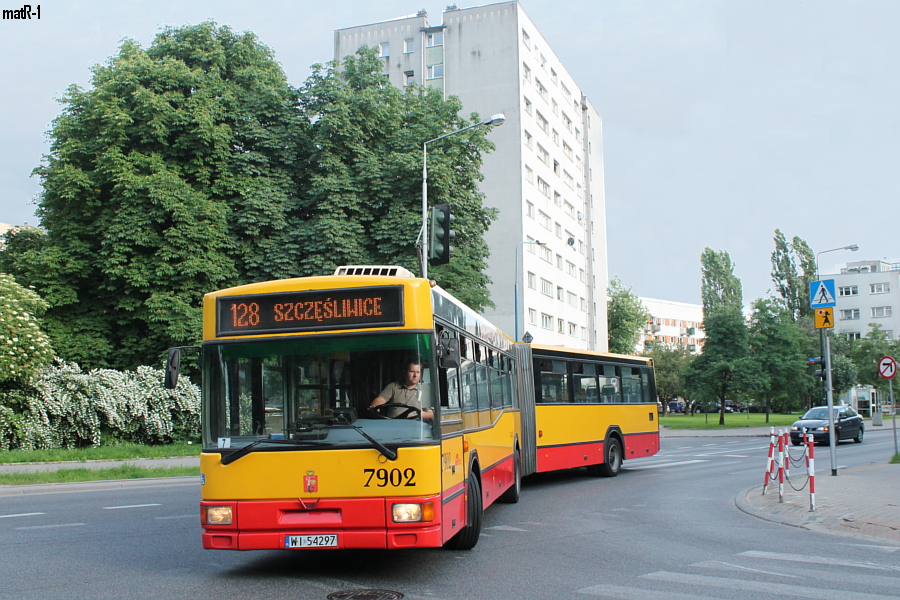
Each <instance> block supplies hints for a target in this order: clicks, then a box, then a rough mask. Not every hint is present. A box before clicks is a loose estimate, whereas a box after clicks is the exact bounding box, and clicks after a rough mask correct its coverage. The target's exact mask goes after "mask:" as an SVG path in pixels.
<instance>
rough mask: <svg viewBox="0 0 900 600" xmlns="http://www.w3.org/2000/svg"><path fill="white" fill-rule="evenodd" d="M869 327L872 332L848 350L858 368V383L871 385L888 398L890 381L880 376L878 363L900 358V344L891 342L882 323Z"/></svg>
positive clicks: (894, 341) (870, 324) (849, 346)
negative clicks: (887, 358) (885, 358)
mask: <svg viewBox="0 0 900 600" xmlns="http://www.w3.org/2000/svg"><path fill="white" fill-rule="evenodd" d="M869 327H870V328H871V330H870V331H869V333H868V334H866V337H864V338H862V339H859V340H850V341H849V343H848V344H847V346H848V348H847V350H848V353H849V355H850V358H851V360H852V361H853V364H854V365H855V366H856V371H857V375H858V383H859V384H860V385H870V386H872V387H874V388H876V389H878V390H879V391H880V392H881V394H882V395H883V397H887V393H888V380H887V379H884V378H883V377H881V376H880V375H879V374H878V363H879V361H881V359H882V358H883V357H885V356H893V357H894V358H900V356H898V354H900V344H898V342H897V341H896V340H891V338H890V336H888V334H887V333H885V331H884V330H882V328H881V324H880V323H869ZM855 383H857V382H854V384H855ZM850 387H852V386H850ZM847 389H849V387H848V388H847ZM835 391H836V390H835ZM842 391H846V390H842Z"/></svg>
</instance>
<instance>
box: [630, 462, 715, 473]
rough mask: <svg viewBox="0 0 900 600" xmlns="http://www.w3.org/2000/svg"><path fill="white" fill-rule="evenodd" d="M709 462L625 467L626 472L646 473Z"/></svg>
mask: <svg viewBox="0 0 900 600" xmlns="http://www.w3.org/2000/svg"><path fill="white" fill-rule="evenodd" d="M705 462H709V461H708V460H682V461H680V462H673V463H663V464H659V465H646V466H638V467H625V470H626V471H644V470H647V469H663V468H666V467H679V466H681V465H694V464H697V463H705Z"/></svg>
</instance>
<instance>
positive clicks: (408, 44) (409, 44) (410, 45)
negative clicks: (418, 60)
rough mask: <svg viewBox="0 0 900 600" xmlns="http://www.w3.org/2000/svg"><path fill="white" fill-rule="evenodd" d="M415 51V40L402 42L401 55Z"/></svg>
mask: <svg viewBox="0 0 900 600" xmlns="http://www.w3.org/2000/svg"><path fill="white" fill-rule="evenodd" d="M415 49H416V42H415V40H411V39H410V40H403V53H404V54H409V53H410V52H414V51H415Z"/></svg>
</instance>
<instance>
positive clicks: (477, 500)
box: [444, 473, 484, 550]
mask: <svg viewBox="0 0 900 600" xmlns="http://www.w3.org/2000/svg"><path fill="white" fill-rule="evenodd" d="M468 488H469V490H468V504H467V505H466V513H467V514H466V526H465V527H463V528H462V529H461V530H460V532H459V533H457V534H456V535H455V536H453V537H452V538H450V540H449V541H447V543H446V544H445V545H444V547H445V548H449V549H450V550H471V549H472V548H474V547H475V544H477V543H478V537H479V536H480V535H481V514H482V513H483V512H484V507H483V505H482V501H481V486H480V485H478V478H477V477H476V476H475V473H469V483H468Z"/></svg>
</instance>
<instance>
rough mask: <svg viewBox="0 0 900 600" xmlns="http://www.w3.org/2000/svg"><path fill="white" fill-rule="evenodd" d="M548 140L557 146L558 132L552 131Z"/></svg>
mask: <svg viewBox="0 0 900 600" xmlns="http://www.w3.org/2000/svg"><path fill="white" fill-rule="evenodd" d="M550 138H551V139H552V140H553V143H554V144H556V145H557V146H559V132H558V131H557V130H555V129H554V130H553V133H551V134H550Z"/></svg>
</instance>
